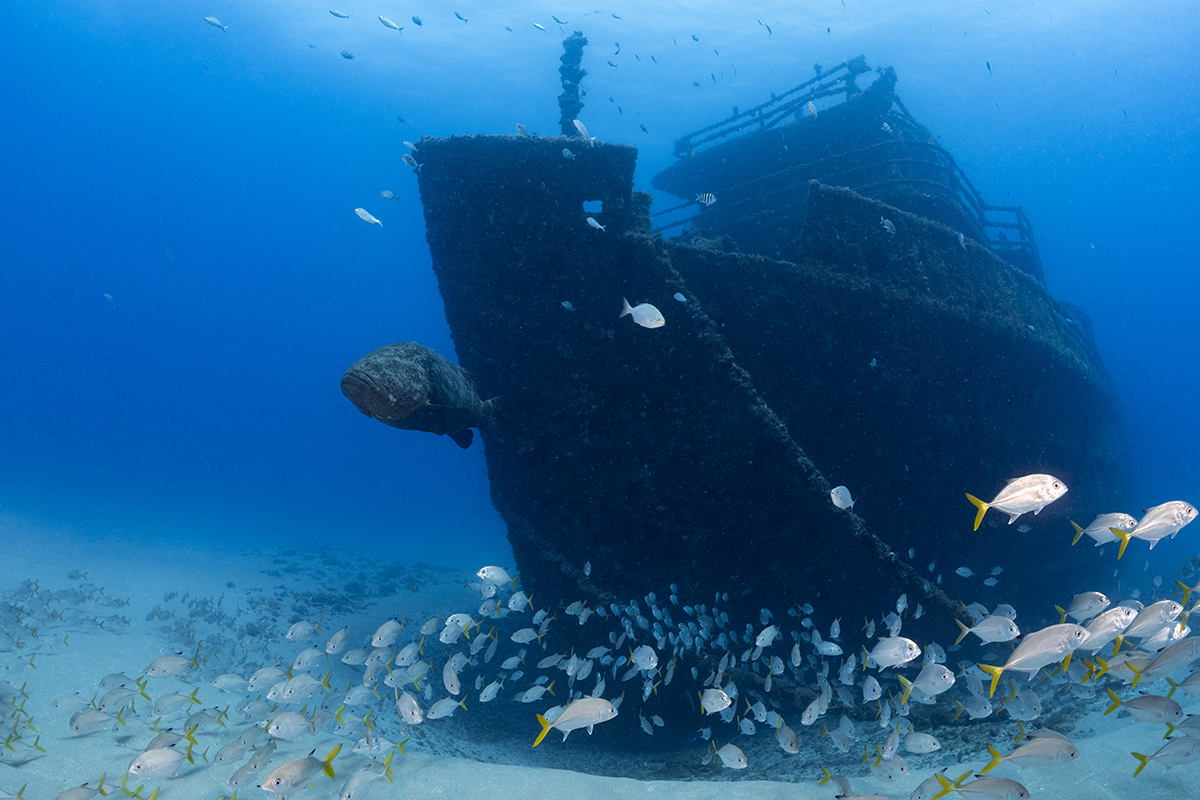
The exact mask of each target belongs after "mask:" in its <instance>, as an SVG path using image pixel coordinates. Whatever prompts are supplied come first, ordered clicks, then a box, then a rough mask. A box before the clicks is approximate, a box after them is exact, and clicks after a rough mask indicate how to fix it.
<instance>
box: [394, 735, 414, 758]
mask: <svg viewBox="0 0 1200 800" xmlns="http://www.w3.org/2000/svg"><path fill="white" fill-rule="evenodd" d="M411 738H412V737H411V736H410V737H409V739H411ZM407 741H408V739H405V740H404V741H403V742H396V749H397V750H399V751H400V753H401V755H408V753H407V752H406V751H405V749H404V744H405V742H407Z"/></svg>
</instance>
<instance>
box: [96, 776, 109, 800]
mask: <svg viewBox="0 0 1200 800" xmlns="http://www.w3.org/2000/svg"><path fill="white" fill-rule="evenodd" d="M107 777H108V773H107V772H105V773H102V774H101V775H100V784H99V785H98V786H96V791H97V792H99V793H100V796H101V797H108V792H106V791H104V779H105V778H107Z"/></svg>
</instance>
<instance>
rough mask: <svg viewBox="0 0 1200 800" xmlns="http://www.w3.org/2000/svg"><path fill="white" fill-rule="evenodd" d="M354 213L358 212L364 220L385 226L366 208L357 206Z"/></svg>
mask: <svg viewBox="0 0 1200 800" xmlns="http://www.w3.org/2000/svg"><path fill="white" fill-rule="evenodd" d="M354 213H355V214H357V215H358V218H359V219H361V220H362V221H363V222H370V223H373V224H375V225H378V226H379V227H381V228H382V227H383V223H382V222H380V221H379V220H377V219H375V217H373V216H371V212H369V211H367V210H366V209H365V208H356V209H354Z"/></svg>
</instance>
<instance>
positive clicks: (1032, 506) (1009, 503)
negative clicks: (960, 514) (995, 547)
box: [967, 474, 1067, 530]
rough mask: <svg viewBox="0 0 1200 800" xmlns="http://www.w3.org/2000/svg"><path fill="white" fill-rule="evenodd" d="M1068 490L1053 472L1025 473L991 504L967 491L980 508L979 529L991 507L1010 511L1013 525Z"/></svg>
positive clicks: (993, 499)
mask: <svg viewBox="0 0 1200 800" xmlns="http://www.w3.org/2000/svg"><path fill="white" fill-rule="evenodd" d="M1066 493H1067V486H1066V484H1065V483H1063V482H1062V481H1060V480H1059V479H1058V478H1056V477H1054V476H1053V475H1041V474H1034V475H1025V476H1024V477H1021V478H1014V479H1013V480H1011V481H1009V482H1008V485H1007V486H1005V487H1004V488H1003V489H1001V490H1000V493H999V494H997V495H996V496H995V497H994V498H992V501H991V502H990V503H985V502H983V501H982V500H980V499H979V498H978V497H975V496H974V495H971V494H968V495H967V499H968V500H970V501H971V503H972V504H973V505H974V506H975V507H976V508H978V509H979V511H978V513H976V514H975V528H974V529H975V530H979V525H980V523H982V522H983V515H984V514H985V513H987V510H988V509H989V508H994V509H996V510H998V511H1003V512H1004V513H1005V514H1008V524H1009V525H1012V524H1013V523H1014V522H1016V521H1017V518H1018V517H1020V516H1021V515H1022V514H1025V513H1028V512H1030V511H1032V512H1033V513H1034V516H1036V515H1038V514H1040V513H1041V511H1042V509H1043V508H1045V507H1046V506H1048V505H1050V504H1051V503H1053V502H1054V501H1055V500H1057V499H1058V498H1060V497H1062V496H1063V495H1064V494H1066Z"/></svg>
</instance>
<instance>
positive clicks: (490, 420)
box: [479, 395, 516, 589]
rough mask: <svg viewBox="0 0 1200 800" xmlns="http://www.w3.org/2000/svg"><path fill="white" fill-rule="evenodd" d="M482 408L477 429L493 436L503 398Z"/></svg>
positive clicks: (501, 413)
mask: <svg viewBox="0 0 1200 800" xmlns="http://www.w3.org/2000/svg"><path fill="white" fill-rule="evenodd" d="M483 407H484V422H485V423H486V424H485V425H480V426H479V429H480V430H481V431H487V432H488V433H492V434H495V433H496V432H497V424H498V423H499V422H500V421H501V420H502V419H504V411H505V402H504V398H503V397H501V396H500V395H497V396H496V397H492V398H490V399H488V400H485V401H484V403H483ZM513 588H514V589H515V588H516V587H515V586H514V587H513Z"/></svg>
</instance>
